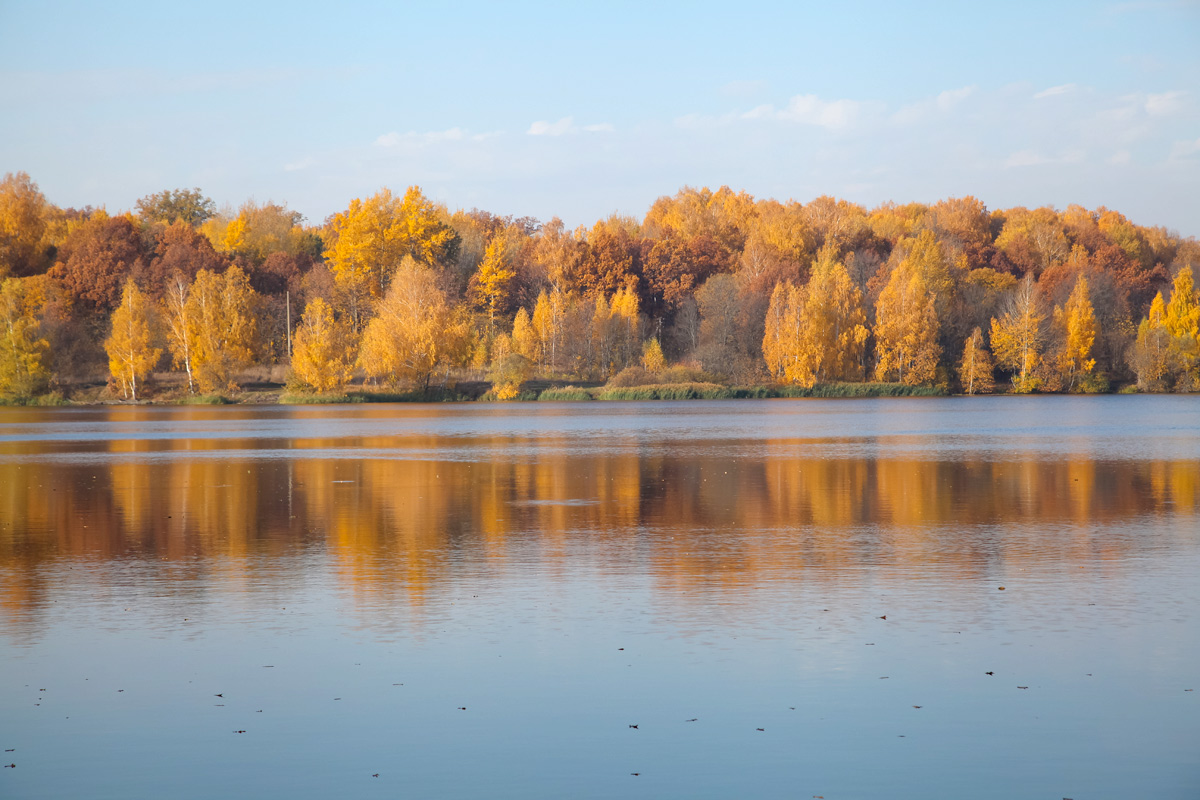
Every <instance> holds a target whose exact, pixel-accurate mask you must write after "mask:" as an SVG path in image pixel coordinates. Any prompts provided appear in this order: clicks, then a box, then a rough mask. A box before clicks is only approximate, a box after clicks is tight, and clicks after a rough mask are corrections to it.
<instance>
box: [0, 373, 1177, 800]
mask: <svg viewBox="0 0 1200 800" xmlns="http://www.w3.org/2000/svg"><path fill="white" fill-rule="evenodd" d="M1198 695H1200V400H1198V399H1196V398H1192V397H1172V396H1162V397H1156V396H1104V397H1024V398H1018V397H996V398H929V399H878V400H768V401H730V402H703V401H690V402H682V403H668V402H663V403H582V404H536V403H525V404H481V403H476V404H446V405H353V406H297V407H245V406H234V407H172V408H167V407H140V408H115V407H114V408H65V409H24V408H15V409H13V408H10V409H0V746H2V749H3V750H4V752H3V753H2V754H0V756H2V758H3V762H4V764H5V765H14V766H6V767H5V768H4V769H3V770H0V797H4V798H11V799H13V800H16V799H17V798H62V797H87V798H122V799H128V798H164V797H170V798H211V797H217V796H220V797H245V798H258V797H289V798H327V797H355V798H358V797H388V798H392V797H421V798H433V797H437V798H477V797H487V798H543V797H544V798H550V797H584V798H590V797H596V798H601V797H606V798H607V797H618V796H619V797H646V798H658V797H703V798H736V797H761V798H776V797H778V798H785V797H786V798H814V797H823V798H828V800H834V798H883V797H886V798H928V797H971V798H1014V797H1028V798H1037V797H1044V798H1054V799H1055V800H1057V798H1063V797H1067V798H1076V799H1079V798H1128V797H1154V798H1188V799H1189V800H1191V799H1192V798H1196V797H1198V796H1200V696H1198Z"/></svg>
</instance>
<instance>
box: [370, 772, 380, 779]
mask: <svg viewBox="0 0 1200 800" xmlns="http://www.w3.org/2000/svg"><path fill="white" fill-rule="evenodd" d="M371 777H372V778H378V777H379V773H378V772H375V773H372V774H371Z"/></svg>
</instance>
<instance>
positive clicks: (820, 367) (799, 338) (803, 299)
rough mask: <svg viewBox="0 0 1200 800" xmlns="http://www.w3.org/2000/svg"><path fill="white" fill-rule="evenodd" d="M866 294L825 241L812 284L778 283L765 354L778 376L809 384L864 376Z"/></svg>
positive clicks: (774, 295)
mask: <svg viewBox="0 0 1200 800" xmlns="http://www.w3.org/2000/svg"><path fill="white" fill-rule="evenodd" d="M866 320H867V317H866V313H865V312H864V311H863V308H862V292H860V291H859V290H858V287H857V286H855V285H854V283H853V282H852V281H851V280H850V275H849V273H848V272H847V271H846V266H845V264H843V263H842V262H841V261H838V260H837V255H836V248H835V247H834V245H832V244H826V245H825V246H824V247H822V248H821V251H820V253H819V254H818V256H817V260H816V261H815V262H814V263H813V267H812V277H811V278H810V279H809V282H808V285H807V286H805V287H804V288H802V289H797V288H795V287H794V286H792V285H791V284H779V285H778V286H776V289H775V291H774V292H773V293H772V295H771V303H770V305H769V306H768V309H767V321H766V326H765V329H764V335H763V358H764V359H765V360H766V362H767V368H768V369H769V370H770V371H771V373H772V374H774V375H775V377H776V378H777V379H779V380H784V381H789V382H791V383H798V384H800V385H801V386H805V387H811V386H813V385H814V384H816V383H817V382H819V381H834V380H848V379H854V378H858V377H861V375H862V366H861V365H862V357H863V352H864V348H865V346H866V341H867V328H866V325H865V323H866Z"/></svg>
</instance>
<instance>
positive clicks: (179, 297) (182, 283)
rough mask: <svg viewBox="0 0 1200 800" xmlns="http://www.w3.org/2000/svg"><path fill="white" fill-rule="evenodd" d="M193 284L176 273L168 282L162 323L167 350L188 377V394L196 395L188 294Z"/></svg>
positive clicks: (164, 297) (164, 296)
mask: <svg viewBox="0 0 1200 800" xmlns="http://www.w3.org/2000/svg"><path fill="white" fill-rule="evenodd" d="M191 289H192V284H191V283H190V282H189V281H188V280H187V278H185V277H184V276H183V275H182V273H179V272H175V273H174V274H173V275H171V277H170V279H169V280H168V281H167V285H166V290H165V292H164V295H163V304H162V315H161V318H162V321H163V327H164V329H165V331H166V335H167V349H168V350H170V352H171V359H172V361H173V362H174V364H175V366H176V367H177V368H182V369H183V371H184V373H185V374H186V375H187V383H188V392H190V393H193V394H194V393H195V391H196V378H195V373H194V372H193V370H192V340H191V333H190V331H191V325H190V324H189V320H190V318H191V317H190V310H191V309H190V307H189V306H188V294H189V293H190V292H191Z"/></svg>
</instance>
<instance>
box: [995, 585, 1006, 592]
mask: <svg viewBox="0 0 1200 800" xmlns="http://www.w3.org/2000/svg"><path fill="white" fill-rule="evenodd" d="M996 591H999V592H1003V591H1004V587H1003V586H1001V587H999V588H997V590H996Z"/></svg>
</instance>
